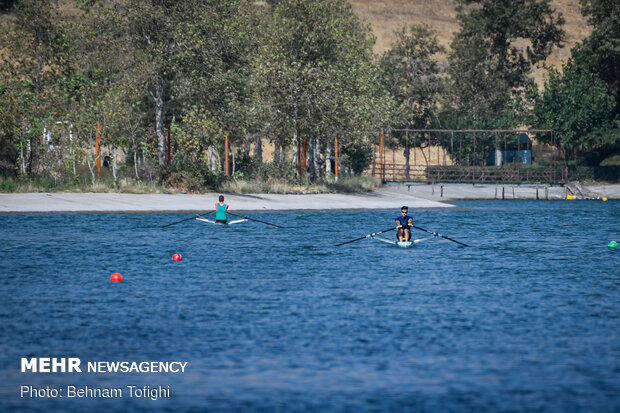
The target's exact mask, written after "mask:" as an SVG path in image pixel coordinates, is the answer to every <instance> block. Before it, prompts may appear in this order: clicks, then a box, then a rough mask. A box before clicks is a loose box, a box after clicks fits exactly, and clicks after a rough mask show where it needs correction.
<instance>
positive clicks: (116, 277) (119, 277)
mask: <svg viewBox="0 0 620 413" xmlns="http://www.w3.org/2000/svg"><path fill="white" fill-rule="evenodd" d="M110 281H112V282H121V281H123V276H122V275H121V274H120V273H118V272H115V273H114V274H112V276H111V277H110Z"/></svg>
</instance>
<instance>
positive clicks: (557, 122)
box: [534, 58, 618, 162]
mask: <svg viewBox="0 0 620 413" xmlns="http://www.w3.org/2000/svg"><path fill="white" fill-rule="evenodd" d="M614 104H615V102H614V96H613V94H612V92H611V90H610V89H609V88H608V87H607V85H606V84H605V82H604V81H603V80H601V79H600V78H598V77H597V76H596V74H594V73H592V72H591V71H590V70H589V68H588V67H587V65H586V64H584V63H583V62H580V61H579V60H575V59H574V58H571V59H569V61H568V62H567V63H566V64H564V65H563V66H562V73H560V72H559V71H558V70H556V69H554V68H552V69H550V70H549V73H548V77H547V79H546V80H545V90H544V92H543V93H542V95H541V96H540V97H539V98H538V100H537V102H536V106H535V110H534V113H535V116H536V120H537V124H538V125H540V126H541V127H545V128H549V129H554V130H555V131H557V132H558V133H557V134H556V142H555V143H556V145H557V146H558V147H559V148H561V149H562V150H563V151H564V156H565V161H566V162H568V161H569V159H574V158H575V156H576V155H577V154H579V153H583V152H586V151H591V150H593V149H596V148H600V147H601V146H603V145H607V144H610V143H613V142H614V141H617V139H618V134H617V130H616V132H615V133H614V132H613V131H611V128H612V127H613V125H614V120H615V119H614Z"/></svg>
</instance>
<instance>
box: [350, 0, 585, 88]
mask: <svg viewBox="0 0 620 413" xmlns="http://www.w3.org/2000/svg"><path fill="white" fill-rule="evenodd" d="M349 3H350V4H351V5H352V6H353V11H354V12H355V13H356V14H357V16H358V17H359V18H360V19H361V20H362V21H363V22H364V23H366V24H370V27H371V29H372V32H373V34H374V35H375V36H376V37H377V43H376V44H375V48H374V49H375V52H376V53H383V52H384V51H385V50H387V49H389V47H390V44H391V43H392V42H393V41H394V39H395V36H394V31H395V30H397V29H399V28H401V27H403V26H411V25H412V24H420V23H424V24H427V25H428V26H430V27H432V28H433V29H434V30H435V31H436V32H437V37H438V39H439V42H440V43H441V44H443V45H444V46H448V45H449V44H450V42H451V40H452V35H453V33H454V32H456V31H458V29H459V26H458V21H457V20H456V11H455V3H454V1H453V0H349ZM551 3H552V6H553V7H554V8H555V9H556V11H557V12H560V13H562V14H563V16H564V19H565V20H566V24H565V25H564V30H566V43H565V46H564V47H563V48H562V49H558V48H556V49H554V50H553V53H552V54H551V56H549V58H548V59H547V64H550V65H553V66H560V65H561V63H562V62H564V61H566V59H567V58H568V57H569V56H570V49H571V48H572V47H573V46H574V45H575V43H577V42H578V41H581V40H582V39H584V38H585V37H586V36H588V35H589V34H590V31H591V28H590V26H588V24H587V21H586V18H585V17H583V16H582V15H581V12H580V10H579V0H552V2H551ZM542 72H543V71H542V70H541V69H538V70H536V71H535V73H534V77H535V78H536V79H537V80H538V81H540V79H541V78H542Z"/></svg>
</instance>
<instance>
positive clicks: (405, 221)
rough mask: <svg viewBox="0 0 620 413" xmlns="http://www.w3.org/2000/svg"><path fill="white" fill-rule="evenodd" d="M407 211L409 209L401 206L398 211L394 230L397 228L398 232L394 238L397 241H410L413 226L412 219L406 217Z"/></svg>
mask: <svg viewBox="0 0 620 413" xmlns="http://www.w3.org/2000/svg"><path fill="white" fill-rule="evenodd" d="M408 211H409V207H407V206H403V207H402V208H401V209H400V216H399V217H396V221H395V222H396V228H398V232H397V233H396V238H398V241H399V242H400V241H409V240H410V239H411V228H410V227H411V226H413V218H411V217H409V216H407V212H408Z"/></svg>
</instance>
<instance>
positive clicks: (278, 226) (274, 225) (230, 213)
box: [227, 212, 284, 228]
mask: <svg viewBox="0 0 620 413" xmlns="http://www.w3.org/2000/svg"><path fill="white" fill-rule="evenodd" d="M227 214H229V215H232V216H235V217H239V218H243V219H249V220H250V221H256V222H260V223H261V224H267V225H271V226H272V227H276V228H284V227H281V226H280V225H276V224H272V223H271V222H265V221H261V220H260V219H255V218H250V217H249V216H247V215H243V216H241V215H237V214H233V213H232V212H227Z"/></svg>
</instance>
